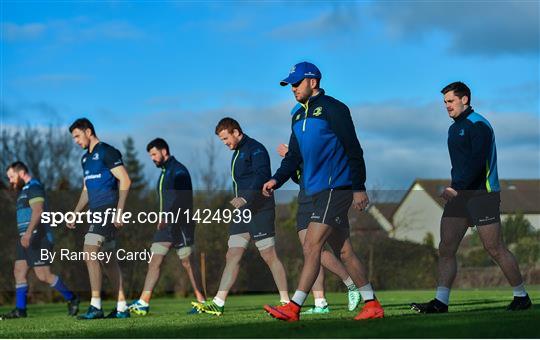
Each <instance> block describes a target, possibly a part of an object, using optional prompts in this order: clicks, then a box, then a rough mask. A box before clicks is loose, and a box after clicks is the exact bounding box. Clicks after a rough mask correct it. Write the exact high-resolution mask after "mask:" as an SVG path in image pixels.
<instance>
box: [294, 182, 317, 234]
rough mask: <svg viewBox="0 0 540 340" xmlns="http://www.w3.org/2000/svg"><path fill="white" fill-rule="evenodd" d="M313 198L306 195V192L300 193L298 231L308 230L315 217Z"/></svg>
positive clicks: (297, 213)
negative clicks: (312, 216) (313, 216)
mask: <svg viewBox="0 0 540 340" xmlns="http://www.w3.org/2000/svg"><path fill="white" fill-rule="evenodd" d="M313 211H315V209H314V208H313V197H311V196H308V195H306V192H305V191H304V190H302V189H301V190H300V192H299V193H298V211H297V212H296V231H297V232H300V231H302V230H304V229H307V227H308V225H309V222H310V221H311V215H313Z"/></svg>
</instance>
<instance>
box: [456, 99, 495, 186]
mask: <svg viewBox="0 0 540 340" xmlns="http://www.w3.org/2000/svg"><path fill="white" fill-rule="evenodd" d="M448 152H449V153H450V161H451V162H452V184H451V185H450V186H451V187H452V188H453V189H455V190H457V191H460V190H475V191H478V190H480V191H486V192H497V191H500V186H499V176H498V173H497V149H496V147H495V134H494V133H493V129H492V127H491V125H490V124H489V122H488V121H487V120H486V119H485V118H484V117H482V116H481V115H480V114H478V113H476V112H474V110H473V109H472V108H471V107H468V108H467V109H466V110H465V111H463V112H462V113H461V114H460V115H459V116H458V117H457V118H455V119H454V123H453V124H452V125H451V126H450V128H449V129H448Z"/></svg>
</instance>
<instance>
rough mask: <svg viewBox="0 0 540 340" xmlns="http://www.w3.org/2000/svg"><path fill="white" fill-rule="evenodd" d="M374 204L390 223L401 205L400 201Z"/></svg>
mask: <svg viewBox="0 0 540 340" xmlns="http://www.w3.org/2000/svg"><path fill="white" fill-rule="evenodd" d="M373 205H374V206H375V207H377V210H379V211H380V212H381V214H382V215H383V216H384V218H386V220H387V221H388V222H390V223H391V222H392V216H394V213H395V212H396V210H397V208H398V207H399V203H374V204H373Z"/></svg>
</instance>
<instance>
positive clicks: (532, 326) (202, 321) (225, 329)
mask: <svg viewBox="0 0 540 340" xmlns="http://www.w3.org/2000/svg"><path fill="white" fill-rule="evenodd" d="M433 294H434V292H433V290H422V291H381V292H378V297H379V300H380V301H381V303H382V305H383V307H384V308H385V313H386V315H385V318H384V319H380V320H368V321H354V320H352V318H353V317H354V316H355V315H356V312H354V313H353V312H348V311H347V306H346V303H347V297H346V294H345V293H330V294H328V296H327V300H328V302H329V303H330V309H331V313H330V314H325V315H308V316H303V317H302V318H301V321H300V322H297V323H286V322H282V321H278V320H275V319H272V318H271V317H270V316H268V315H267V314H266V313H265V312H264V311H263V309H262V306H263V304H265V303H276V302H277V300H278V296H276V295H244V296H231V297H230V298H229V299H228V301H227V305H226V306H225V314H224V315H223V316H221V317H216V316H212V315H187V314H186V312H187V311H188V309H189V307H190V304H189V302H190V301H191V300H190V299H176V298H161V299H154V300H152V302H151V306H150V313H149V314H148V315H147V316H144V317H139V316H136V315H133V316H132V317H131V318H130V319H115V320H90V321H79V320H75V319H74V318H70V317H68V316H66V307H65V305H64V304H38V305H29V306H28V315H29V316H28V318H26V319H20V320H3V321H0V336H1V337H6V338H7V337H9V338H381V337H382V338H540V325H539V322H540V307H536V308H535V306H533V309H531V310H528V311H524V312H506V311H505V310H504V309H505V307H506V305H507V304H508V303H509V302H510V300H511V295H512V293H511V290H510V289H482V290H455V291H452V296H451V306H450V312H449V313H448V314H441V315H420V314H417V313H415V312H413V311H411V310H409V307H408V304H409V303H410V302H412V301H415V302H418V301H420V302H423V301H427V300H430V299H431V298H432V297H433ZM529 294H530V296H531V298H532V300H533V304H534V303H539V302H540V289H539V287H529ZM312 302H313V300H312V298H311V297H310V298H309V299H308V301H307V305H309V304H310V303H312ZM114 306H115V303H114V302H113V301H107V302H105V303H104V311H105V312H106V313H108V312H109V311H110V310H112V308H113V307H114ZM87 307H88V304H87V302H84V303H81V309H82V310H84V311H85V310H86V308H87ZM9 309H10V308H9V307H7V306H3V307H2V308H0V312H2V313H3V312H7V311H8V310H9Z"/></svg>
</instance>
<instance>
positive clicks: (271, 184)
mask: <svg viewBox="0 0 540 340" xmlns="http://www.w3.org/2000/svg"><path fill="white" fill-rule="evenodd" d="M276 185H277V181H276V180H275V179H271V180H269V181H268V182H266V183H264V185H263V187H262V194H263V195H264V196H266V197H270V196H272V193H273V192H274V190H275V189H274V188H275V187H276Z"/></svg>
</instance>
